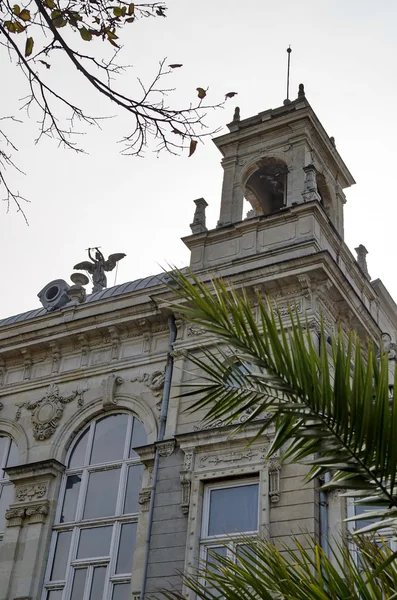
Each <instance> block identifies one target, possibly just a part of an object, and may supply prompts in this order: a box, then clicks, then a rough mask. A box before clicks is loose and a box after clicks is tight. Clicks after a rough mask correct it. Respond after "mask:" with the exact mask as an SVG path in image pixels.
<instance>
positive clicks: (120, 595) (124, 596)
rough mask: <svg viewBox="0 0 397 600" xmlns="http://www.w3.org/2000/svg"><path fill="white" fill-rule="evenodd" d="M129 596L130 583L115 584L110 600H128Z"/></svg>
mask: <svg viewBox="0 0 397 600" xmlns="http://www.w3.org/2000/svg"><path fill="white" fill-rule="evenodd" d="M130 594H131V584H130V583H117V584H116V585H114V586H113V594H112V600H130Z"/></svg>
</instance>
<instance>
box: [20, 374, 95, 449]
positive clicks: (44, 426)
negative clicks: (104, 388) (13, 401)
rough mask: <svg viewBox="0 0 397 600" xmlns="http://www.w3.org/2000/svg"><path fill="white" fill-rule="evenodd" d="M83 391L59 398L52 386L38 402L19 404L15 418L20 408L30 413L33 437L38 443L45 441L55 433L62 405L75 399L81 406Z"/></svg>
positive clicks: (62, 408)
mask: <svg viewBox="0 0 397 600" xmlns="http://www.w3.org/2000/svg"><path fill="white" fill-rule="evenodd" d="M85 391H86V390H85V389H82V388H79V389H78V390H76V391H74V392H72V393H71V394H69V396H61V394H60V393H59V388H58V386H57V385H55V384H52V385H50V387H49V388H48V389H47V391H46V393H45V395H44V396H43V397H42V398H40V400H34V401H32V402H24V403H23V404H19V405H18V410H17V414H16V417H15V418H16V420H18V419H19V417H20V416H21V408H22V407H25V408H26V409H27V410H29V411H31V413H32V425H33V437H34V438H35V439H36V440H39V441H43V440H47V439H48V438H50V437H51V436H52V435H53V434H54V433H55V431H56V429H57V427H58V425H59V422H60V420H61V418H62V415H63V411H64V405H65V404H69V403H70V402H72V401H73V400H75V399H76V398H77V404H78V405H79V406H82V405H83V401H84V392H85Z"/></svg>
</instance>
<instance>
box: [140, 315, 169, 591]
mask: <svg viewBox="0 0 397 600" xmlns="http://www.w3.org/2000/svg"><path fill="white" fill-rule="evenodd" d="M168 327H169V331H170V335H169V338H168V350H167V365H166V367H165V379H164V389H163V398H162V401H161V411H160V427H159V432H158V435H157V440H156V441H157V442H162V441H163V440H164V435H165V427H166V424H167V415H168V405H169V401H170V391H171V381H172V372H173V369H174V358H173V356H172V350H173V345H174V342H175V340H176V336H177V333H178V331H177V327H176V323H175V317H174V315H171V316H170V317H168ZM159 462H160V454H159V449H158V446H157V445H156V450H155V454H154V466H153V485H152V493H151V495H150V504H149V523H148V528H147V535H146V542H145V544H146V545H145V562H144V565H143V580H142V589H141V595H140V597H139V598H140V600H144V598H145V594H146V580H147V572H148V567H149V550H150V539H151V536H152V526H153V513H154V501H155V496H156V487H157V476H158V472H159Z"/></svg>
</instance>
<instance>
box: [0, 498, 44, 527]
mask: <svg viewBox="0 0 397 600" xmlns="http://www.w3.org/2000/svg"><path fill="white" fill-rule="evenodd" d="M49 512H50V509H49V502H48V500H44V501H43V502H39V503H36V502H34V503H30V504H27V505H26V506H15V505H11V506H10V508H9V509H8V510H7V512H6V515H5V516H6V519H7V527H20V526H21V525H22V521H23V520H24V519H27V522H28V524H33V523H43V522H44V520H45V518H46V517H47V515H48V513H49Z"/></svg>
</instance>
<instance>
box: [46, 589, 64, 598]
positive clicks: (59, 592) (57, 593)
mask: <svg viewBox="0 0 397 600" xmlns="http://www.w3.org/2000/svg"><path fill="white" fill-rule="evenodd" d="M62 592H63V590H49V592H48V593H47V600H62Z"/></svg>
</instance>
